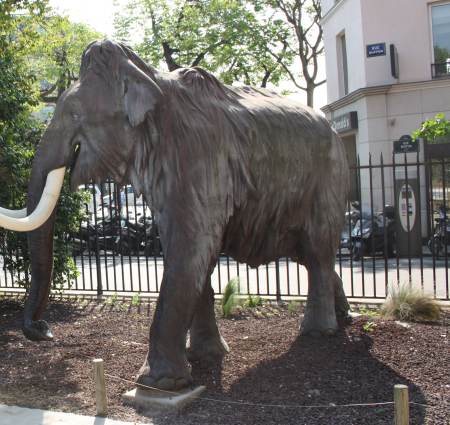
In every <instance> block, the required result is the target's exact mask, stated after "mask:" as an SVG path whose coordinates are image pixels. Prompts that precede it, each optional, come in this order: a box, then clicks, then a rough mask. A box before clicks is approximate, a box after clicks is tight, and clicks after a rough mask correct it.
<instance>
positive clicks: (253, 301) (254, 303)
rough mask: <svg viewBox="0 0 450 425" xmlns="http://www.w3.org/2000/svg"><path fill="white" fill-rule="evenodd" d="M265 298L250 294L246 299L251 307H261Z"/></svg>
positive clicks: (246, 304) (247, 304)
mask: <svg viewBox="0 0 450 425" xmlns="http://www.w3.org/2000/svg"><path fill="white" fill-rule="evenodd" d="M263 303H264V301H263V299H262V298H261V297H260V296H259V295H258V296H252V295H251V294H249V295H248V298H247V299H246V300H245V306H246V307H250V308H255V307H261V306H262V305H263Z"/></svg>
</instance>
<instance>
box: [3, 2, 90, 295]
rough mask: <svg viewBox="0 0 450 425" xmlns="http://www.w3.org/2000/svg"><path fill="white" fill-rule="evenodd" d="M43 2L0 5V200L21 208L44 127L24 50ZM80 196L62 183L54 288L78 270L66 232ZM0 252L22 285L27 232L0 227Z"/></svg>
mask: <svg viewBox="0 0 450 425" xmlns="http://www.w3.org/2000/svg"><path fill="white" fill-rule="evenodd" d="M47 5H48V2H47V1H46V0H42V1H40V0H19V1H17V0H6V1H4V2H2V7H0V52H1V54H0V185H1V187H2V190H1V191H0V205H1V206H2V207H5V208H12V209H20V208H23V207H24V206H25V204H26V200H25V195H26V193H27V185H28V180H29V177H30V172H31V164H32V160H33V157H34V152H35V148H36V146H37V144H38V142H39V140H40V137H41V135H42V132H43V129H44V128H43V125H42V123H40V122H38V121H36V120H34V119H33V118H32V117H31V113H32V111H33V109H34V108H35V107H36V106H37V105H38V94H37V91H36V87H35V82H36V79H35V78H34V76H33V73H32V70H31V69H30V67H29V61H28V60H27V55H28V52H29V50H30V48H31V46H32V45H34V44H35V40H36V39H37V38H38V35H39V34H38V32H37V31H36V27H37V25H36V24H37V23H41V22H43V21H44V20H45V18H44V14H45V12H46V10H47V9H46V8H47ZM19 12H20V13H19ZM23 12H28V15H27V14H26V13H23ZM84 200H85V195H84V194H82V193H71V192H70V190H69V187H68V183H67V182H66V183H65V185H64V187H63V190H62V193H61V197H60V201H59V203H58V214H57V217H56V223H55V235H54V241H55V243H54V253H55V258H54V269H53V288H54V289H61V287H62V285H63V284H64V283H65V282H67V281H68V282H70V281H71V280H72V279H74V278H75V276H76V275H77V269H76V266H75V263H74V261H73V258H72V248H71V245H70V242H69V240H68V236H67V235H68V233H69V232H70V231H74V230H75V229H76V228H77V227H78V226H79V223H80V221H81V219H82V218H83V217H84V208H83V203H84ZM0 255H2V256H3V258H4V267H5V269H6V270H7V271H8V272H9V274H10V275H11V277H12V278H13V279H14V282H15V283H17V284H20V285H23V286H25V287H27V286H28V285H29V283H30V282H29V280H30V271H29V269H30V261H29V256H28V246H27V238H26V234H24V233H17V232H10V231H6V230H4V229H0Z"/></svg>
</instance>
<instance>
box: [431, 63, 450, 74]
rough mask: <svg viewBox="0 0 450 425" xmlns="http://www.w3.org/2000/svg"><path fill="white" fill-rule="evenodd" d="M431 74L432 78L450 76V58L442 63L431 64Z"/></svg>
mask: <svg viewBox="0 0 450 425" xmlns="http://www.w3.org/2000/svg"><path fill="white" fill-rule="evenodd" d="M431 76H432V78H441V77H449V76H450V60H447V62H442V63H432V64H431Z"/></svg>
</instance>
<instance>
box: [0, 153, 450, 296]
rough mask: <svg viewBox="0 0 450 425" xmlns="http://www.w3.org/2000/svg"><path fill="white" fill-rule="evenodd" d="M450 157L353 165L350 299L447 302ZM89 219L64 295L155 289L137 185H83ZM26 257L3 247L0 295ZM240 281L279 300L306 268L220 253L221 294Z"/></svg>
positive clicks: (152, 240)
mask: <svg viewBox="0 0 450 425" xmlns="http://www.w3.org/2000/svg"><path fill="white" fill-rule="evenodd" d="M449 168H450V160H447V159H445V158H441V159H437V160H436V159H429V160H423V159H422V160H421V159H420V157H419V154H418V153H417V154H416V153H414V154H402V155H394V156H393V157H391V158H390V161H389V163H386V161H384V159H383V157H382V156H380V157H379V158H378V159H377V161H375V160H374V159H373V158H372V157H369V158H368V161H367V163H365V164H364V165H362V164H360V163H359V162H358V164H356V165H354V166H352V167H351V180H352V191H351V193H352V194H353V199H350V200H349V202H348V207H347V212H346V214H345V223H346V224H345V228H344V229H343V231H342V237H341V244H340V246H339V249H338V252H337V254H336V271H337V273H338V274H339V275H340V276H341V277H342V280H343V283H344V289H345V292H346V293H347V295H348V296H349V297H350V298H366V299H367V298H368V299H378V298H385V297H386V295H387V293H388V290H389V287H390V286H391V285H397V284H407V285H412V286H414V287H417V288H420V289H423V290H424V291H425V292H427V293H429V294H432V295H433V296H434V297H435V298H437V299H442V300H449V299H450V298H449V273H448V262H449V259H448V253H449V251H450V248H449V247H448V243H449V242H450V226H449V224H448V217H447V214H450V213H449V212H448V211H450V210H449V206H450V170H449ZM85 189H86V190H88V191H89V192H90V194H91V196H90V202H89V203H88V204H86V213H87V219H86V220H85V221H84V222H82V223H81V224H80V228H79V231H78V232H76V233H75V234H72V235H68V240H69V241H70V243H71V245H72V247H73V254H74V261H75V263H76V266H77V269H78V276H77V277H76V278H75V279H74V280H73V281H71V282H67V283H66V286H65V290H66V291H68V292H70V291H84V292H86V293H92V294H102V293H123V294H127V295H132V294H136V293H140V294H142V295H144V294H157V293H158V292H159V288H160V284H161V279H162V274H163V271H164V260H163V256H162V252H161V243H160V240H159V233H158V229H157V226H156V224H155V222H154V220H153V216H152V213H151V210H150V208H149V207H148V205H146V203H145V202H144V200H143V199H142V197H139V198H137V197H136V196H135V195H134V193H133V191H132V189H131V187H129V186H127V187H122V188H119V187H117V186H116V185H115V184H114V183H113V182H107V183H105V184H103V185H101V186H96V185H87V186H86V187H85ZM20 260H21V253H18V252H10V251H8V247H4V249H3V254H2V255H1V256H0V264H1V265H2V266H3V273H1V275H0V291H1V290H11V289H13V290H17V289H20V288H19V286H18V285H17V283H16V282H17V281H27V280H28V278H29V277H28V275H27V276H24V274H23V273H22V275H20V276H19V274H18V272H16V271H15V270H14V264H17V262H18V261H20ZM234 277H238V278H239V285H240V292H241V293H242V294H255V295H260V296H272V297H276V298H278V299H280V298H286V297H290V296H306V295H307V292H308V287H307V282H308V279H307V272H306V270H305V268H304V267H303V266H301V265H299V264H297V263H295V262H293V261H291V260H290V259H287V258H281V259H279V260H278V261H276V262H273V263H271V264H268V265H263V266H260V267H258V268H257V269H251V268H250V267H249V266H248V265H246V264H241V263H238V262H236V261H234V260H233V259H232V258H230V257H227V256H225V255H223V256H221V257H220V259H219V261H218V264H217V266H216V268H215V270H214V272H213V275H212V284H213V287H214V289H215V291H216V293H222V292H223V290H224V288H225V285H226V284H227V282H229V281H230V280H231V279H232V278H234Z"/></svg>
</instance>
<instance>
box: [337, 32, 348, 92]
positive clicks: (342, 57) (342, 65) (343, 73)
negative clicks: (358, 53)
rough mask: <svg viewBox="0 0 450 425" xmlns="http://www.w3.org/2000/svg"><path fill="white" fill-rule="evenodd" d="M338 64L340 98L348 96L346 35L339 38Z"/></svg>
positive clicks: (343, 34)
mask: <svg viewBox="0 0 450 425" xmlns="http://www.w3.org/2000/svg"><path fill="white" fill-rule="evenodd" d="M337 50H338V57H339V59H338V63H339V91H340V96H341V97H342V96H345V95H346V94H348V68H347V43H346V41H345V33H342V34H340V35H338V37H337Z"/></svg>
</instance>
